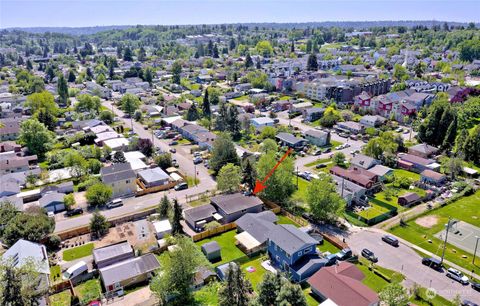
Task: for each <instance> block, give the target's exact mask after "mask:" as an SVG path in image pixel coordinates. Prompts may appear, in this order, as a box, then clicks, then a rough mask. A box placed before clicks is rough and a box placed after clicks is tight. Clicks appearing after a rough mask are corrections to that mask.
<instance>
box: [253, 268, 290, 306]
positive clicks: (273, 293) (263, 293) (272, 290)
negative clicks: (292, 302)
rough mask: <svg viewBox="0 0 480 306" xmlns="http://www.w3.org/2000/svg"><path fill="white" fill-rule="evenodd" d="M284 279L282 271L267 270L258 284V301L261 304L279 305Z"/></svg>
mask: <svg viewBox="0 0 480 306" xmlns="http://www.w3.org/2000/svg"><path fill="white" fill-rule="evenodd" d="M284 282H285V281H284V280H283V279H282V276H281V274H280V273H276V274H273V273H271V272H268V271H267V272H266V273H265V274H264V275H263V279H262V281H261V282H260V283H259V284H258V286H257V288H258V298H257V302H258V304H260V305H277V297H278V294H279V293H280V290H281V288H282V285H283V284H284Z"/></svg>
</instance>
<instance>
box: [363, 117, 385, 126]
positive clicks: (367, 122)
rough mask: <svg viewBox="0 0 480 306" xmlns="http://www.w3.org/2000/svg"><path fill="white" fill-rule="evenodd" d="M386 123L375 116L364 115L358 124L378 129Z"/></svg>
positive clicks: (383, 119) (381, 118)
mask: <svg viewBox="0 0 480 306" xmlns="http://www.w3.org/2000/svg"><path fill="white" fill-rule="evenodd" d="M385 121H387V119H386V118H383V117H381V116H377V115H373V116H372V115H365V116H363V117H362V118H361V119H360V124H362V125H364V126H366V127H379V126H380V125H382V124H384V123H385Z"/></svg>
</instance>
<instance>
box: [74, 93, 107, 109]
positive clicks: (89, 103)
mask: <svg viewBox="0 0 480 306" xmlns="http://www.w3.org/2000/svg"><path fill="white" fill-rule="evenodd" d="M77 101H78V102H77V103H76V104H75V110H76V111H77V112H88V113H94V114H97V113H98V111H99V110H100V107H101V106H102V101H100V98H99V97H97V96H91V95H89V94H82V95H79V96H78V97H77Z"/></svg>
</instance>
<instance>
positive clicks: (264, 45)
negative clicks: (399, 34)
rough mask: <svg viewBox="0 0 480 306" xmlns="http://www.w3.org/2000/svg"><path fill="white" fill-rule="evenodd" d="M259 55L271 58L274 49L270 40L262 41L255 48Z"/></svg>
mask: <svg viewBox="0 0 480 306" xmlns="http://www.w3.org/2000/svg"><path fill="white" fill-rule="evenodd" d="M255 49H256V50H257V52H258V54H260V55H262V56H263V57H270V56H271V55H273V47H272V45H271V44H270V42H269V41H268V40H261V41H259V42H258V43H257V45H256V46H255Z"/></svg>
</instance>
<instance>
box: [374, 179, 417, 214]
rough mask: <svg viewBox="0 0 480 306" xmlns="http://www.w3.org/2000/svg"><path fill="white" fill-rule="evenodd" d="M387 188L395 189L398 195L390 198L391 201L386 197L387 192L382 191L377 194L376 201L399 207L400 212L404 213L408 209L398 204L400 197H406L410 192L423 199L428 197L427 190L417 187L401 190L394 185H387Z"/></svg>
mask: <svg viewBox="0 0 480 306" xmlns="http://www.w3.org/2000/svg"><path fill="white" fill-rule="evenodd" d="M386 186H387V187H390V188H393V189H394V190H395V194H396V195H394V196H392V197H391V198H390V200H387V199H386V197H385V191H381V192H379V193H377V194H375V199H377V200H380V201H382V202H385V203H387V204H390V205H392V206H395V207H397V208H398V211H399V212H400V211H404V210H406V209H408V208H407V207H403V206H401V205H399V204H398V197H400V196H402V195H404V194H406V193H408V192H415V193H416V194H418V195H419V196H421V197H424V196H425V195H426V192H425V190H423V189H421V188H418V187H415V188H414V189H399V188H395V187H393V185H392V184H387V185H386Z"/></svg>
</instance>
